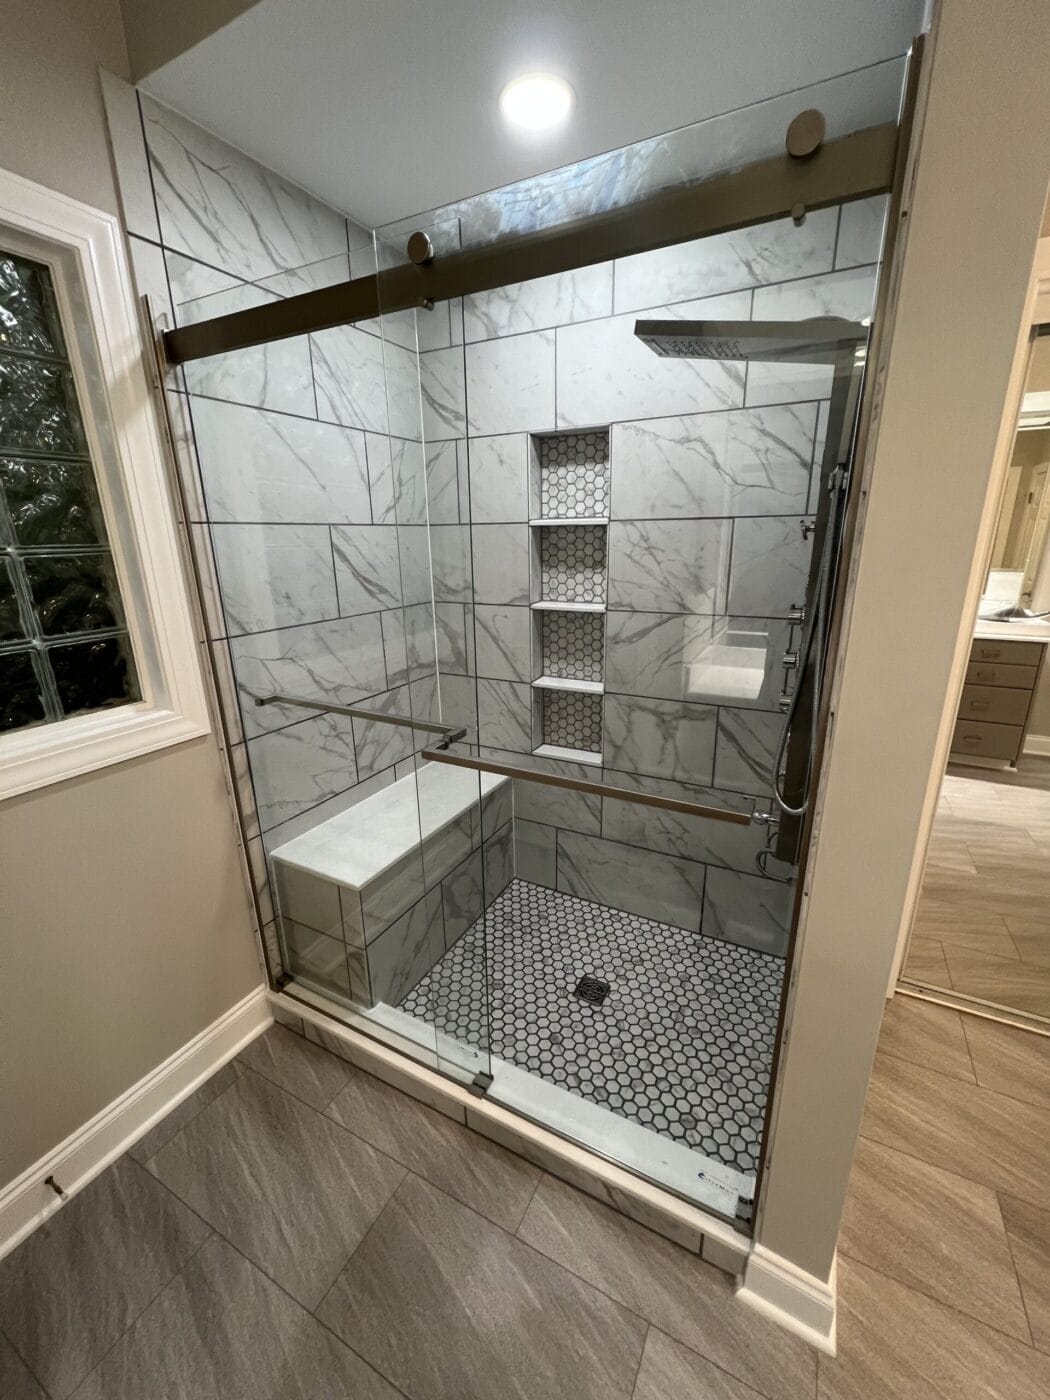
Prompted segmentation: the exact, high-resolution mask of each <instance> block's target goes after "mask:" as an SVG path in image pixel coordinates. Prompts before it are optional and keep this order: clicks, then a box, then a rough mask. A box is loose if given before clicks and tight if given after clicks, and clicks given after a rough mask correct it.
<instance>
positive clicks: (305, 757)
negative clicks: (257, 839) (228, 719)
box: [248, 714, 357, 829]
mask: <svg viewBox="0 0 1050 1400" xmlns="http://www.w3.org/2000/svg"><path fill="white" fill-rule="evenodd" d="M248 753H249V757H250V760H251V767H252V779H253V782H254V786H255V796H256V800H257V802H258V805H259V820H260V822H261V823H262V826H263V828H264V829H268V828H269V827H272V826H276V825H277V824H278V822H283V821H287V820H288V818H289V817H294V816H297V815H298V814H299V813H300V812H304V811H306V810H307V809H308V808H311V807H315V806H317V804H318V803H319V802H324V801H325V800H326V799H328V798H330V797H335V796H336V795H337V794H338V793H340V792H343V791H345V789H346V788H350V787H353V785H354V784H355V783H356V782H357V764H356V760H355V758H354V742H353V730H352V728H351V720H350V718H349V717H348V716H346V715H331V714H328V715H318V716H317V718H316V719H306V720H302V721H301V722H300V723H299V724H291V725H288V726H287V727H286V728H284V729H277V730H274V731H273V733H270V734H262V735H260V736H259V738H257V739H251V740H249V742H248Z"/></svg>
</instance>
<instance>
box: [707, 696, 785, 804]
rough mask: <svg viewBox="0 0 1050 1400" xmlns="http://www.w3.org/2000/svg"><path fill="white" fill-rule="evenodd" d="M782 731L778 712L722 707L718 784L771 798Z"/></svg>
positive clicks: (781, 716) (717, 759)
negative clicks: (774, 769)
mask: <svg viewBox="0 0 1050 1400" xmlns="http://www.w3.org/2000/svg"><path fill="white" fill-rule="evenodd" d="M783 730H784V716H783V715H782V714H780V713H779V711H777V712H768V711H765V710H734V709H730V708H728V707H723V708H720V709H719V711H718V743H717V745H716V748H715V778H714V785H715V787H720V788H731V789H732V790H733V791H734V792H750V793H754V795H755V796H756V797H768V796H769V795H770V793H771V791H772V788H773V767H774V763H775V760H776V753H777V745H778V744H779V742H780V736H781V734H782V733H783Z"/></svg>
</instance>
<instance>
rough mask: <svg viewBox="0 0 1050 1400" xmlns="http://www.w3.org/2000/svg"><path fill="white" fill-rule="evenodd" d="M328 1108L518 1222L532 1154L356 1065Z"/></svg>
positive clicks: (496, 1216) (528, 1193) (382, 1146)
mask: <svg viewBox="0 0 1050 1400" xmlns="http://www.w3.org/2000/svg"><path fill="white" fill-rule="evenodd" d="M328 1112H329V1115H330V1116H331V1117H332V1118H334V1119H335V1121H336V1122H337V1123H342V1125H343V1126H344V1127H345V1128H349V1129H350V1131H351V1132H353V1133H356V1134H357V1135H358V1137H363V1138H364V1139H365V1141H366V1142H370V1143H371V1144H372V1146H373V1147H378V1148H379V1150H380V1152H385V1153H386V1154H387V1156H388V1157H393V1158H394V1160H395V1161H397V1162H401V1163H402V1165H404V1166H406V1167H408V1168H409V1169H410V1170H411V1171H414V1172H415V1173H416V1175H417V1176H422V1177H425V1178H426V1179H427V1181H430V1182H432V1183H433V1184H434V1185H435V1186H439V1187H440V1188H441V1190H442V1191H447V1192H448V1194H449V1195H450V1196H455V1198H456V1200H457V1201H462V1202H463V1204H464V1205H467V1206H471V1207H472V1208H473V1209H474V1210H476V1211H479V1212H480V1213H481V1214H482V1215H484V1216H487V1217H488V1219H489V1220H493V1221H495V1223H496V1224H497V1225H502V1226H504V1228H505V1229H508V1230H516V1229H517V1227H518V1225H519V1223H520V1221H521V1217H522V1216H523V1215H524V1213H525V1207H526V1206H527V1205H528V1204H529V1201H530V1200H531V1199H532V1193H533V1191H534V1190H535V1189H536V1183H537V1182H538V1181H539V1179H540V1175H541V1173H540V1170H539V1168H538V1167H534V1166H533V1165H532V1164H531V1163H530V1162H525V1161H523V1160H522V1159H521V1158H520V1157H517V1156H515V1155H514V1153H513V1152H508V1151H507V1150H506V1149H505V1148H503V1147H500V1146H498V1145H497V1144H496V1143H494V1142H491V1141H490V1140H489V1139H488V1138H484V1137H481V1136H480V1135H479V1134H478V1133H475V1132H472V1131H471V1130H470V1129H469V1128H465V1127H463V1126H461V1125H460V1124H459V1123H454V1122H453V1121H452V1119H451V1118H448V1117H446V1116H445V1114H443V1113H439V1112H438V1111H437V1110H436V1109H434V1108H428V1107H427V1106H426V1104H422V1103H419V1102H418V1101H417V1100H416V1099H412V1098H409V1096H408V1095H407V1094H403V1093H401V1091H400V1090H399V1089H394V1088H392V1087H391V1086H390V1085H389V1084H384V1083H383V1082H382V1081H381V1080H379V1079H376V1078H375V1077H374V1076H373V1075H370V1074H365V1073H364V1072H363V1071H361V1070H354V1071H353V1072H352V1074H351V1076H350V1081H349V1083H348V1084H347V1085H346V1087H345V1088H344V1089H343V1091H342V1093H340V1094H338V1095H337V1096H336V1099H335V1101H334V1103H332V1104H331V1105H330V1106H329V1109H328Z"/></svg>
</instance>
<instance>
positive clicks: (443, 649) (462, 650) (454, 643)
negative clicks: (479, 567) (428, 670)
mask: <svg viewBox="0 0 1050 1400" xmlns="http://www.w3.org/2000/svg"><path fill="white" fill-rule="evenodd" d="M434 635H435V638H436V640H437V664H438V669H439V670H440V671H441V673H442V675H456V676H471V675H473V674H474V628H473V625H472V622H471V619H470V609H469V608H468V607H467V606H466V605H465V604H463V603H437V604H435V606H434Z"/></svg>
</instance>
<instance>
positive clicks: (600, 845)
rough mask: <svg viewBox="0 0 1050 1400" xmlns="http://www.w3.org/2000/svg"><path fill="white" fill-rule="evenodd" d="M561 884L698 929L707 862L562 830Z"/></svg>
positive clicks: (596, 899)
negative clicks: (682, 858)
mask: <svg viewBox="0 0 1050 1400" xmlns="http://www.w3.org/2000/svg"><path fill="white" fill-rule="evenodd" d="M558 889H559V890H564V891H565V892H566V893H567V894H574V895H577V896H578V897H579V898H580V899H590V900H593V901H594V902H595V903H596V904H608V905H611V906H612V907H613V908H614V909H624V910H626V911H627V913H629V914H641V915H642V916H643V918H647V919H659V920H661V921H662V922H663V923H668V924H674V925H675V927H676V928H685V929H699V927H700V909H701V901H702V899H703V893H704V867H703V866H702V865H699V864H697V863H696V862H695V861H691V860H681V859H679V858H677V857H675V856H668V855H663V854H661V853H660V852H657V851H643V850H638V849H636V848H635V847H633V846H622V845H620V844H619V843H618V842H615V841H606V840H603V839H602V837H600V836H581V835H580V834H579V833H577V832H574V831H559V832H558Z"/></svg>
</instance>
